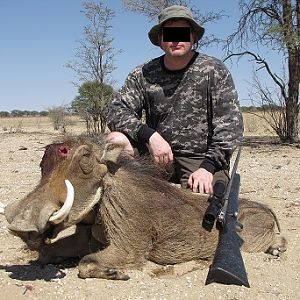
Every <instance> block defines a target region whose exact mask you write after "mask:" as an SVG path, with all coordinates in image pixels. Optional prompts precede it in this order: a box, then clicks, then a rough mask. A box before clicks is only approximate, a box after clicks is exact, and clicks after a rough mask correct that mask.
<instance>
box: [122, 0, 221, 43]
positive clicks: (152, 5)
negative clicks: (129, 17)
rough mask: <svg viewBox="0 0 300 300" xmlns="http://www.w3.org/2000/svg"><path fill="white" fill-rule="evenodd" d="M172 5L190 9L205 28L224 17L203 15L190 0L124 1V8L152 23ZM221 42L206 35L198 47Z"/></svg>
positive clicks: (218, 13)
mask: <svg viewBox="0 0 300 300" xmlns="http://www.w3.org/2000/svg"><path fill="white" fill-rule="evenodd" d="M171 5H183V6H187V7H190V8H191V10H192V12H193V16H194V18H195V19H196V20H197V21H198V23H199V24H201V25H202V26H204V27H205V24H207V23H209V22H215V21H218V20H219V19H221V18H222V17H223V16H224V15H223V13H222V12H208V13H206V14H205V15H203V14H201V12H200V10H199V9H198V8H197V7H195V6H192V5H191V1H189V0H123V6H124V8H125V9H127V10H129V11H133V12H137V13H140V14H142V15H144V16H146V17H147V18H148V19H149V20H151V21H152V20H154V19H156V18H157V16H158V15H159V13H160V12H161V11H162V10H163V9H164V8H166V7H169V6H171ZM220 41H221V40H220V39H219V38H217V37H216V36H214V35H212V34H210V35H205V36H204V37H203V38H202V39H201V40H200V41H199V42H198V45H197V46H198V47H207V46H208V45H210V46H211V45H212V43H219V42H220Z"/></svg>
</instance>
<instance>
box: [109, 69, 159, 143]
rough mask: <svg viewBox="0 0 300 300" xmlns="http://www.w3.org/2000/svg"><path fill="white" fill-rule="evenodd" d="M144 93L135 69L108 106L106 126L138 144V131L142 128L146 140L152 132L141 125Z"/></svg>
mask: <svg viewBox="0 0 300 300" xmlns="http://www.w3.org/2000/svg"><path fill="white" fill-rule="evenodd" d="M144 97H145V95H144V92H143V87H142V84H141V78H140V69H139V67H137V68H136V69H135V70H133V71H132V72H131V73H130V74H129V75H128V77H127V79H126V80H125V83H124V85H123V87H122V88H121V89H120V91H119V92H118V93H117V95H116V96H115V98H114V99H113V100H112V102H111V103H110V105H109V111H108V116H107V125H108V128H109V129H110V130H111V131H119V132H122V133H124V134H125V135H126V136H128V137H130V138H131V139H132V140H134V141H136V142H138V141H139V136H138V133H139V131H140V130H141V129H142V128H143V132H144V135H145V138H146V139H149V137H150V136H151V135H152V133H153V132H154V131H153V132H150V131H151V129H150V128H148V127H147V125H145V124H143V123H142V120H141V118H142V110H143V100H144Z"/></svg>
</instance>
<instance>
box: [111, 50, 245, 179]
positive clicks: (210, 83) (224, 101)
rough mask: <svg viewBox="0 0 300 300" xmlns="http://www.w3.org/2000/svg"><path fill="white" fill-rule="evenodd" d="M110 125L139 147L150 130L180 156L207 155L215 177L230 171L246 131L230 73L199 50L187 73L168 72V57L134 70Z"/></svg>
mask: <svg viewBox="0 0 300 300" xmlns="http://www.w3.org/2000/svg"><path fill="white" fill-rule="evenodd" d="M143 111H144V113H145V123H146V125H145V124H144V123H143V122H142V114H143ZM108 126H109V128H110V130H112V131H120V132H122V133H124V134H126V135H127V136H128V137H130V138H131V139H132V140H134V141H136V142H139V143H141V142H143V143H145V142H147V138H146V139H143V135H147V131H148V135H149V131H150V135H151V134H152V133H153V132H154V131H157V132H158V133H159V134H161V136H162V137H163V138H164V139H165V140H166V141H167V142H168V143H169V144H170V145H171V148H172V151H173V153H174V155H175V156H176V155H179V156H203V158H205V160H206V161H207V162H209V164H210V165H213V166H214V167H213V168H212V169H211V168H210V167H206V169H208V170H209V171H211V172H212V173H214V172H215V171H217V170H220V169H224V168H225V169H227V163H228V160H229V158H230V156H231V154H232V152H233V151H234V149H235V147H236V145H237V142H238V141H239V140H241V138H242V133H243V121H242V116H241V113H240V110H239V104H238V100H237V93H236V90H235V87H234V83H233V80H232V77H231V75H230V73H229V71H228V70H227V68H226V67H225V65H224V64H223V62H222V61H220V60H218V59H216V58H213V57H210V56H207V55H202V54H199V53H197V52H195V55H194V57H193V59H192V60H191V62H190V63H189V64H188V66H187V67H185V68H184V69H182V70H176V71H170V70H168V69H166V68H165V66H164V63H163V56H161V57H158V58H155V59H153V60H151V61H150V62H148V63H145V64H143V65H140V66H138V67H137V68H135V69H134V70H133V71H132V72H131V73H130V74H129V75H128V77H127V79H126V81H125V84H124V86H123V87H122V88H121V89H120V91H119V92H118V94H117V96H116V97H115V99H113V101H112V103H111V105H110V108H109V114H108ZM145 129H146V130H145ZM150 135H149V136H148V138H149V137H150Z"/></svg>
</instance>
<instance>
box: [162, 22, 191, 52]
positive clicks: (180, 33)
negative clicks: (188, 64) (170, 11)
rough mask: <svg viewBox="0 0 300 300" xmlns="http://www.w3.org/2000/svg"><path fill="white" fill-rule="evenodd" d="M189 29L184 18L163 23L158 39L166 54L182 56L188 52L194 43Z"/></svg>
mask: <svg viewBox="0 0 300 300" xmlns="http://www.w3.org/2000/svg"><path fill="white" fill-rule="evenodd" d="M176 28H177V29H176ZM190 29H191V28H190V24H189V23H188V22H187V21H185V20H171V21H168V22H166V23H165V24H164V26H163V29H162V33H161V35H160V37H159V40H160V47H161V48H162V49H163V50H164V52H165V53H166V55H169V56H173V57H182V56H185V55H186V54H189V53H190V51H191V49H192V47H193V44H194V37H193V34H192V32H191V30H190Z"/></svg>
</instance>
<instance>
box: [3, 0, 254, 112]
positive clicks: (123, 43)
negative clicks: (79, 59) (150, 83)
mask: <svg viewBox="0 0 300 300" xmlns="http://www.w3.org/2000/svg"><path fill="white" fill-rule="evenodd" d="M83 2H84V1H83V0H26V1H24V0H13V1H12V0H0V38H1V44H0V45H1V46H0V85H1V88H0V111H3V110H6V111H11V110H13V109H20V110H38V111H40V110H46V109H47V108H49V107H52V106H58V105H67V104H69V103H70V102H71V101H72V100H73V99H74V98H75V96H76V95H77V90H78V88H77V87H75V86H74V85H73V84H72V81H74V80H75V74H74V73H73V71H72V70H70V69H68V68H66V67H65V64H66V63H67V62H68V61H72V60H73V59H74V54H75V49H76V47H78V40H79V39H81V38H82V31H83V25H84V24H86V21H87V20H86V19H85V17H84V16H83V14H82V13H81V10H82V3H83ZM93 2H98V1H93ZM102 2H103V3H104V4H105V5H106V6H108V7H110V8H112V9H113V10H114V11H115V14H116V15H115V17H114V19H113V20H112V23H111V24H112V26H113V29H112V31H111V35H112V37H114V39H115V41H114V46H115V47H116V48H117V49H122V50H123V52H122V53H121V54H119V55H118V56H117V57H116V61H115V65H116V67H117V69H116V70H115V71H114V73H113V74H112V77H113V79H114V80H115V81H116V87H119V86H121V85H122V84H123V82H124V80H125V78H126V76H127V75H128V73H129V72H130V71H131V70H132V69H133V68H134V67H135V66H136V65H138V64H141V63H143V62H145V61H147V60H149V59H151V58H154V57H156V56H159V55H161V54H162V52H161V50H160V49H159V48H158V47H155V46H153V45H152V44H151V43H150V41H149V40H148V37H147V32H148V31H149V29H150V28H151V26H152V25H154V23H155V22H152V23H149V21H148V20H147V19H146V17H144V16H142V15H139V14H136V13H132V12H125V11H124V10H123V9H122V1H121V0H103V1H102ZM192 3H194V4H195V5H196V6H197V7H199V8H201V9H202V11H203V13H205V12H208V11H218V10H224V12H225V13H226V14H227V15H228V16H229V18H224V19H222V20H221V21H219V22H218V23H216V24H209V25H207V26H206V32H211V33H214V34H215V35H218V36H222V37H224V36H226V35H228V34H229V33H231V32H232V30H233V29H235V28H236V27H237V20H238V17H239V10H238V4H237V3H238V1H214V0H205V1H203V0H195V1H192ZM229 3H230V4H229ZM200 51H201V50H200ZM203 52H205V53H207V54H209V55H213V56H216V57H219V58H222V56H223V54H222V52H221V49H219V48H218V47H216V46H214V47H213V48H211V49H203ZM227 66H228V68H229V69H230V71H231V72H232V75H233V78H234V81H235V83H236V87H237V90H238V92H239V95H240V102H241V105H247V104H248V103H247V102H246V101H245V99H246V98H247V81H248V80H249V77H250V75H251V74H250V72H251V67H250V64H249V63H248V62H247V60H246V59H243V60H242V62H241V63H240V64H239V65H236V64H235V63H234V64H230V63H228V64H227Z"/></svg>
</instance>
